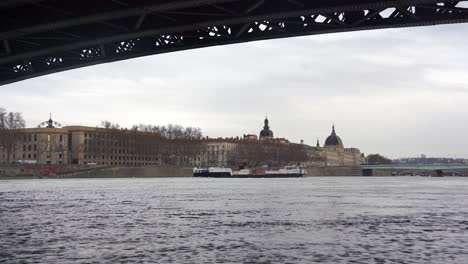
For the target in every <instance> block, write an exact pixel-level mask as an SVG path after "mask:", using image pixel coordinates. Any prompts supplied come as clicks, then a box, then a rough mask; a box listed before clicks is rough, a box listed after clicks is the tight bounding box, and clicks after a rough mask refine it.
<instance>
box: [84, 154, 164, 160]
mask: <svg viewBox="0 0 468 264" xmlns="http://www.w3.org/2000/svg"><path fill="white" fill-rule="evenodd" d="M98 157H99V155H98ZM84 158H85V159H96V155H93V156H91V155H86V154H85V155H84ZM114 158H115V160H125V159H128V160H140V161H151V160H155V161H158V160H159V158H158V157H134V156H130V157H125V156H110V159H111V160H114ZM101 159H103V160H104V159H106V156H104V155H101ZM107 159H109V156H107Z"/></svg>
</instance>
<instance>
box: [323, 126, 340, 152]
mask: <svg viewBox="0 0 468 264" xmlns="http://www.w3.org/2000/svg"><path fill="white" fill-rule="evenodd" d="M325 146H340V147H343V141H342V140H341V138H340V137H339V136H337V135H336V132H335V125H333V128H332V133H331V135H330V136H328V137H327V139H326V140H325Z"/></svg>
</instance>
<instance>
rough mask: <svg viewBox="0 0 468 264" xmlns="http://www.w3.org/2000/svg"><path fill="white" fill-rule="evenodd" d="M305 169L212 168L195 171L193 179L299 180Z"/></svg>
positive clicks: (289, 167)
mask: <svg viewBox="0 0 468 264" xmlns="http://www.w3.org/2000/svg"><path fill="white" fill-rule="evenodd" d="M305 173H306V171H305V169H303V168H301V167H298V166H286V167H284V168H282V169H279V170H271V169H265V168H257V169H252V170H251V169H241V170H238V171H232V169H230V168H218V167H211V168H208V169H200V168H194V169H193V177H210V178H298V177H303V176H304V175H305Z"/></svg>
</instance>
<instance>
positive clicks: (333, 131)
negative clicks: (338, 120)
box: [332, 124, 336, 135]
mask: <svg viewBox="0 0 468 264" xmlns="http://www.w3.org/2000/svg"><path fill="white" fill-rule="evenodd" d="M332 135H336V132H335V124H333V126H332Z"/></svg>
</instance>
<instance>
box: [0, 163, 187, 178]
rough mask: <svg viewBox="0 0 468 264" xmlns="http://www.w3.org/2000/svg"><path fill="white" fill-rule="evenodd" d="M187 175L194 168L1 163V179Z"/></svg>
mask: <svg viewBox="0 0 468 264" xmlns="http://www.w3.org/2000/svg"><path fill="white" fill-rule="evenodd" d="M183 176H185V177H187V176H192V168H180V167H109V166H92V165H51V164H44V165H37V164H14V165H0V179H22V178H119V177H183Z"/></svg>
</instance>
